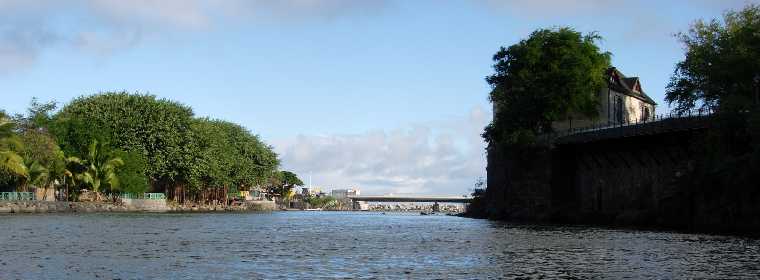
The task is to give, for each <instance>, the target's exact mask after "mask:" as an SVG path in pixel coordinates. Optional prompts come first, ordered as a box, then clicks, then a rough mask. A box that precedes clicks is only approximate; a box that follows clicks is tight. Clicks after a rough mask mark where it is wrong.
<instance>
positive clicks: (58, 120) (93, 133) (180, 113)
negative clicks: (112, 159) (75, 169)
mask: <svg viewBox="0 0 760 280" xmlns="http://www.w3.org/2000/svg"><path fill="white" fill-rule="evenodd" d="M192 118H193V112H192V110H191V109H190V108H189V107H187V106H184V105H182V104H179V103H176V102H172V101H169V100H165V99H157V98H156V97H155V96H152V95H144V94H129V93H126V92H118V93H102V94H97V95H91V96H84V97H80V98H77V99H74V100H73V101H72V102H71V103H69V104H67V105H66V106H64V107H63V108H62V109H61V111H60V112H59V113H58V114H56V115H55V117H54V122H55V124H54V131H55V134H56V136H57V137H58V139H59V143H60V145H61V148H62V149H63V150H64V151H65V152H66V153H71V154H77V155H84V154H87V153H88V145H89V144H90V143H91V142H92V139H96V140H98V141H100V142H108V143H110V144H111V145H112V146H113V147H114V148H116V149H121V150H124V151H136V152H139V153H141V154H143V155H145V156H146V160H147V164H146V168H145V173H146V175H147V176H149V178H151V179H152V180H154V181H172V180H175V179H182V178H184V176H186V174H187V170H188V167H189V166H188V157H187V156H188V155H187V154H186V152H185V149H186V147H187V146H188V145H189V142H190V139H191V138H190V124H191V122H192Z"/></svg>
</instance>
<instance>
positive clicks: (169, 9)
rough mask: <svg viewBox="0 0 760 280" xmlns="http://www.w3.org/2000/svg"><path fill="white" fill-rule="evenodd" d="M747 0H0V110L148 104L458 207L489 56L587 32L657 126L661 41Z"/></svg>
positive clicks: (365, 183)
mask: <svg viewBox="0 0 760 280" xmlns="http://www.w3.org/2000/svg"><path fill="white" fill-rule="evenodd" d="M753 2H756V1H739V0H736V1H734V0H723V1H719V0H714V1H709V0H692V1H648V0H642V1H604V0H574V1H552V0H532V1H524V0H505V1H488V0H481V1H393V0H388V1H380V0H377V1H350V0H323V1H320V0H284V1H265V0H248V1H246V0H227V1H223V0H216V1H214V0H209V1H202V0H184V1H181V0H166V1H151V0H138V1H118V0H71V1H36V0H31V1H30V0H27V1H21V0H0V96H2V97H3V98H2V100H3V103H2V105H0V108H2V109H5V110H6V111H10V112H21V111H23V110H24V109H25V108H26V106H27V105H28V103H29V101H30V99H31V98H32V97H38V98H40V99H41V100H56V101H59V102H64V103H65V102H67V101H68V100H70V99H71V98H73V97H76V96H79V95H83V94H91V93H97V92H100V91H109V90H127V91H140V92H150V93H153V94H156V95H158V96H161V97H166V98H170V99H174V100H178V101H180V102H183V103H185V104H188V105H190V106H192V107H193V108H194V109H195V112H196V114H197V115H199V116H211V117H214V118H221V119H225V120H229V121H233V122H237V123H241V124H243V125H244V126H246V127H248V128H249V129H250V130H252V131H253V132H255V133H257V134H260V135H261V136H262V138H263V139H265V140H266V141H267V142H268V143H270V144H272V145H274V146H275V148H276V150H277V151H278V153H280V155H281V157H282V159H283V166H282V167H283V168H284V169H291V170H294V171H296V172H297V173H298V174H299V175H301V177H304V178H307V177H308V174H310V173H311V174H312V178H313V181H314V184H315V185H321V186H325V187H326V188H332V187H334V188H337V187H345V186H348V185H355V186H358V187H360V188H362V190H364V191H365V193H387V192H397V193H401V192H406V193H445V194H462V193H466V192H468V190H469V188H471V187H472V182H473V181H474V180H475V178H477V177H480V176H484V175H485V168H484V166H485V157H484V154H483V143H482V141H481V140H480V139H479V138H478V135H477V134H478V133H479V131H480V130H481V129H482V127H483V126H484V125H485V124H486V123H487V122H488V121H490V109H489V107H490V105H489V104H488V100H487V93H488V90H489V88H488V86H487V84H486V83H485V82H484V80H483V78H484V77H485V76H487V75H488V74H489V73H490V72H491V56H492V55H493V53H494V52H496V51H497V50H498V48H499V47H500V46H508V45H511V44H514V43H516V42H518V41H519V40H520V39H521V38H525V37H526V36H528V34H530V32H531V31H532V30H534V29H536V28H541V27H552V26H564V25H567V26H571V27H575V28H576V29H578V30H579V31H583V32H590V31H597V32H599V34H600V35H601V36H603V37H604V38H605V40H604V41H603V42H601V46H602V48H603V49H604V50H607V51H610V52H612V53H613V55H614V56H613V63H614V64H615V66H617V67H618V68H619V69H621V70H622V71H623V72H624V73H626V74H627V75H630V76H639V77H641V80H642V84H643V88H644V90H645V91H646V92H648V93H649V94H650V96H652V97H653V98H654V99H655V100H656V101H657V102H658V103H660V104H661V106H660V107H659V108H658V112H660V113H661V112H664V111H667V105H666V104H665V103H664V101H663V100H662V99H663V92H664V89H665V85H666V84H667V80H668V78H669V76H670V74H671V73H672V71H673V66H674V64H675V63H676V62H677V61H678V60H679V59H681V58H682V56H683V51H682V49H681V46H680V45H679V44H678V42H677V41H676V40H675V39H674V37H673V34H674V33H676V32H679V31H686V30H687V29H688V26H689V24H690V23H691V22H692V21H694V20H696V19H700V18H705V19H710V18H716V17H719V16H720V15H721V14H722V12H723V11H724V10H726V9H735V8H740V7H741V6H743V5H744V4H746V3H753Z"/></svg>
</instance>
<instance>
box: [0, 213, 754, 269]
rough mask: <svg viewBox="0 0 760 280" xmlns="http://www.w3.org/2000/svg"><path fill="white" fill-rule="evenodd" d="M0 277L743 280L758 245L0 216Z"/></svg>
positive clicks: (402, 220) (538, 231)
mask: <svg viewBox="0 0 760 280" xmlns="http://www.w3.org/2000/svg"><path fill="white" fill-rule="evenodd" d="M0 222H1V223H2V226H0V248H2V250H3V254H1V255H0V279H16V278H18V279H30V278H46V279H98V278H99V279H116V278H118V279H146V278H174V279H212V278H213V279H240V278H244V279H259V278H301V279H312V278H319V277H324V278H357V277H361V278H379V279H384V278H390V279H398V278H425V279H431V278H433V279H435V278H439V279H452V278H453V279H484V278H517V277H531V278H533V277H541V276H545V277H552V278H554V277H578V278H588V277H599V278H623V277H633V278H695V277H696V278H700V277H709V278H750V277H757V275H760V241H758V240H755V239H744V238H737V237H721V236H707V235H694V234H680V233H666V232H645V231H624V230H610V229H599V228H578V227H556V226H514V225H507V224H503V223H497V222H490V221H484V220H473V219H466V218H458V217H447V216H418V215H410V214H388V215H382V214H380V213H352V212H275V213H266V214H247V213H246V214H81V215H15V216H0Z"/></svg>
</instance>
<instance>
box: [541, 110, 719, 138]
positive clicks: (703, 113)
mask: <svg viewBox="0 0 760 280" xmlns="http://www.w3.org/2000/svg"><path fill="white" fill-rule="evenodd" d="M713 113H714V112H713V111H712V110H709V109H697V110H690V111H687V112H683V113H674V112H671V113H668V114H662V115H654V116H652V117H651V118H647V119H644V120H642V119H637V120H633V121H631V120H624V121H622V122H610V123H597V124H595V125H591V126H583V127H577V128H572V127H571V128H569V129H566V130H562V131H558V132H554V133H553V136H554V137H563V136H568V135H573V134H579V133H584V132H589V131H596V130H604V129H609V128H618V127H627V126H635V125H640V124H647V123H653V122H660V121H664V120H673V119H687V118H698V117H707V116H712V115H713Z"/></svg>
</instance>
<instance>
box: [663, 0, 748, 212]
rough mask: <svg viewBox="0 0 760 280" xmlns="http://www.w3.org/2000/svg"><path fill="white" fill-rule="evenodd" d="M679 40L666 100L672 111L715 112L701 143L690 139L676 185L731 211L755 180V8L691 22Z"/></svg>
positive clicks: (745, 198) (744, 198)
mask: <svg viewBox="0 0 760 280" xmlns="http://www.w3.org/2000/svg"><path fill="white" fill-rule="evenodd" d="M679 38H680V40H681V42H682V43H683V44H684V45H685V47H686V48H685V49H686V56H685V59H684V60H683V61H681V62H679V63H678V64H677V66H676V70H675V74H674V75H673V77H672V78H671V82H670V84H669V86H668V91H667V93H666V100H667V101H668V102H669V103H675V104H676V111H678V112H684V111H687V110H689V109H693V108H697V107H700V108H709V109H712V110H714V111H716V112H717V114H715V115H714V116H713V118H712V122H713V125H712V126H711V128H710V129H709V131H708V134H707V137H706V138H705V139H704V141H703V142H699V143H691V145H692V150H694V151H697V153H698V154H699V158H698V160H697V161H695V163H694V166H693V168H692V169H691V170H690V172H689V173H688V174H687V175H686V176H682V177H680V178H679V180H678V183H679V184H680V185H681V186H682V187H683V189H684V191H688V192H696V193H701V194H707V197H706V198H705V201H706V202H707V203H711V204H710V205H713V206H714V207H715V209H720V210H722V211H723V210H726V209H728V210H730V211H729V212H731V211H733V210H731V209H734V208H736V207H738V206H737V204H736V203H735V202H737V201H740V202H746V201H748V200H749V199H751V197H753V196H754V194H756V193H757V186H758V181H760V6H758V5H749V6H747V7H745V8H744V9H743V10H741V11H738V12H736V11H729V12H727V13H725V14H724V17H723V21H722V22H721V21H719V20H717V19H714V20H712V21H710V22H705V21H702V20H700V21H697V22H695V23H694V24H693V25H692V27H691V29H690V31H689V32H688V33H686V34H680V36H679ZM732 196H733V197H732ZM754 197H757V196H754ZM716 205H718V206H716Z"/></svg>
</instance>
